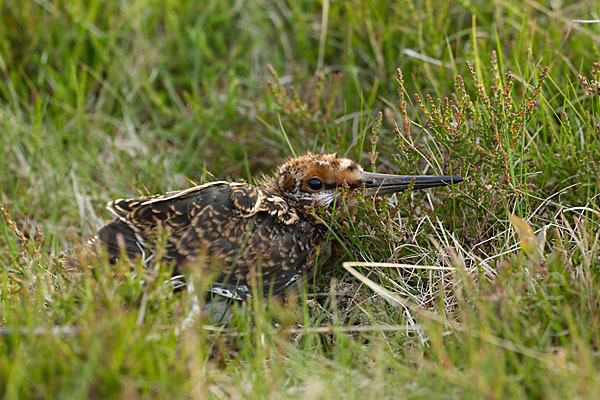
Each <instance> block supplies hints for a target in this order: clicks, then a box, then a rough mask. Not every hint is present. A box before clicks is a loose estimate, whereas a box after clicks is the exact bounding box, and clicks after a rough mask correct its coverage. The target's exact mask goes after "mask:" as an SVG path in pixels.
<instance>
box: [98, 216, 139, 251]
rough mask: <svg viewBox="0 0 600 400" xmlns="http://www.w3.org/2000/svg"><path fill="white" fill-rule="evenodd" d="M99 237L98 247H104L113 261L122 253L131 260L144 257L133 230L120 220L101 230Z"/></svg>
mask: <svg viewBox="0 0 600 400" xmlns="http://www.w3.org/2000/svg"><path fill="white" fill-rule="evenodd" d="M97 236H98V239H97V240H96V246H102V247H104V248H105V250H106V251H107V252H108V254H109V256H110V257H111V259H114V260H116V259H118V258H119V257H120V256H121V252H122V251H124V252H125V254H126V255H127V257H128V258H129V259H131V260H133V259H135V258H137V257H140V256H142V255H143V254H142V250H141V247H140V244H139V241H138V239H137V238H136V237H135V233H134V232H133V230H132V229H131V228H130V227H129V226H127V224H126V223H124V222H123V221H121V220H119V219H115V220H113V221H111V222H109V223H108V224H106V225H104V226H103V227H102V228H100V230H99V231H98V235H97Z"/></svg>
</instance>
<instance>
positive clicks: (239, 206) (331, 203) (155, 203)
mask: <svg viewBox="0 0 600 400" xmlns="http://www.w3.org/2000/svg"><path fill="white" fill-rule="evenodd" d="M461 181H463V178H461V177H458V176H448V175H415V176H413V175H391V174H382V173H375V172H367V171H365V170H363V168H362V167H361V166H360V165H359V164H357V163H356V162H354V161H353V160H351V159H348V158H343V157H340V156H338V155H337V154H313V153H307V154H304V155H301V156H298V157H292V158H289V159H287V160H285V161H284V162H283V163H282V164H281V165H280V166H279V167H278V168H277V169H276V170H275V172H274V174H273V175H272V176H268V177H263V178H262V179H260V180H259V181H258V183H257V184H256V185H252V184H249V183H244V182H229V181H215V182H209V183H205V184H202V185H198V186H194V187H190V188H188V189H183V190H178V191H173V192H168V193H166V194H160V195H152V196H146V197H138V198H128V199H117V200H113V201H111V202H109V203H108V204H107V208H108V210H109V211H110V212H111V213H112V214H113V216H114V219H112V220H111V221H110V222H108V223H107V224H105V225H104V226H102V227H101V228H100V229H99V230H98V231H97V233H96V235H95V236H94V238H93V239H92V241H91V242H90V243H91V245H92V246H93V248H94V251H95V252H96V253H98V252H101V251H102V252H105V253H106V254H108V256H109V258H110V261H111V262H113V263H114V262H116V261H118V260H119V259H121V258H123V257H125V258H126V259H129V260H136V259H138V258H139V259H141V261H142V263H143V264H144V266H147V267H149V266H152V265H155V263H156V262H158V261H162V262H166V263H169V264H172V265H173V277H174V279H175V280H177V279H181V278H183V277H184V274H183V272H184V270H185V268H208V267H205V266H206V265H209V264H210V265H213V266H214V265H217V268H216V269H217V271H216V273H215V275H216V278H215V279H214V280H213V281H212V282H211V283H210V286H209V287H208V289H207V290H208V292H209V293H210V294H213V295H218V296H222V297H224V298H228V299H234V300H242V301H244V300H247V299H249V298H251V297H252V296H253V295H254V294H258V295H259V296H264V297H266V296H277V295H279V294H281V293H282V292H284V291H285V290H286V288H288V287H290V285H292V284H293V283H294V282H296V281H297V280H298V279H299V278H300V277H301V276H303V275H305V274H306V273H307V271H309V270H310V269H311V268H313V267H315V266H317V265H318V264H319V265H320V264H322V263H323V262H324V261H326V260H327V259H328V258H329V257H330V254H331V251H330V249H329V248H328V247H329V246H328V245H327V243H329V241H327V240H326V239H327V236H328V227H327V226H326V225H325V224H324V223H323V220H322V219H319V218H318V217H316V216H315V214H314V213H311V212H310V209H311V208H314V207H315V206H318V207H322V208H323V209H326V210H331V209H332V208H333V207H335V205H336V204H339V201H341V199H340V196H341V193H342V192H343V190H342V188H343V187H346V188H348V189H349V190H350V192H351V196H352V193H354V191H359V190H364V191H365V192H366V194H368V195H374V196H379V195H385V194H391V193H397V192H402V191H404V190H407V189H425V188H432V187H438V186H448V185H452V184H456V183H459V182H461ZM161 235H162V236H161ZM164 236H166V240H165V241H163V242H162V246H164V247H163V248H162V251H158V246H159V242H160V241H161V237H164ZM207 257H208V258H209V259H211V260H213V261H214V262H210V263H208V262H207V261H206V258H207ZM213 272H214V271H213Z"/></svg>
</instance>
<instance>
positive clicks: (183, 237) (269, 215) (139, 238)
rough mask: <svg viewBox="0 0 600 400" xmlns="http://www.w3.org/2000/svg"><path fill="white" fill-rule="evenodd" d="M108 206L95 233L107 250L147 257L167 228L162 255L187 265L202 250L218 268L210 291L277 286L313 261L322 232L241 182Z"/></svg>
mask: <svg viewBox="0 0 600 400" xmlns="http://www.w3.org/2000/svg"><path fill="white" fill-rule="evenodd" d="M108 208H109V210H111V211H112V212H113V213H114V214H115V216H116V217H117V218H116V219H115V220H114V221H113V222H111V223H109V224H107V225H106V226H104V227H103V228H102V229H100V230H99V232H98V237H99V238H100V240H101V241H102V243H104V245H105V247H106V248H107V249H108V251H109V253H110V254H111V255H112V256H114V257H118V256H119V255H120V254H121V251H122V249H123V248H124V250H125V253H126V254H127V256H128V257H129V258H134V257H137V256H142V257H144V258H145V261H150V260H152V258H153V257H154V249H155V248H156V243H157V240H158V239H159V238H160V235H161V232H166V244H165V249H164V250H165V254H164V259H165V260H167V261H173V262H175V264H176V266H177V267H181V266H183V265H191V266H193V265H194V263H198V260H197V257H198V256H199V255H200V254H202V252H203V250H204V251H205V253H206V254H207V255H208V256H210V257H211V258H214V259H216V260H218V262H217V264H218V265H220V267H221V269H220V270H219V277H218V278H217V280H216V281H214V282H213V284H212V288H211V291H213V292H215V293H218V294H221V295H224V296H227V297H233V298H240V299H243V298H246V297H247V296H248V295H251V292H252V289H251V288H252V286H257V289H259V290H258V293H259V294H266V293H269V292H271V293H273V294H278V293H280V292H281V291H283V290H284V289H285V288H286V287H287V286H289V285H290V284H291V283H292V282H294V281H295V280H296V279H297V278H298V277H300V276H301V275H302V274H303V273H304V272H305V271H306V269H307V268H309V267H311V266H312V264H313V263H314V261H315V260H314V258H315V257H316V254H317V251H316V248H317V247H318V246H319V245H320V244H321V242H322V240H323V239H324V236H325V232H324V228H323V227H321V226H320V225H315V224H313V223H311V222H310V221H308V220H306V219H305V218H300V216H299V215H298V213H297V212H296V211H295V210H294V209H293V208H291V207H290V206H289V205H288V204H287V203H286V201H285V200H284V199H283V198H282V197H280V196H278V195H276V194H273V193H269V192H266V191H264V190H263V189H260V188H257V187H255V186H252V185H248V184H243V183H228V182H212V183H209V184H206V185H202V186H196V187H194V188H190V189H186V190H182V191H179V192H172V193H168V194H167V195H164V196H153V197H147V198H139V199H127V200H124V199H120V200H115V201H113V202H111V203H109V205H108ZM205 264H206V263H205ZM254 284H256V285H254Z"/></svg>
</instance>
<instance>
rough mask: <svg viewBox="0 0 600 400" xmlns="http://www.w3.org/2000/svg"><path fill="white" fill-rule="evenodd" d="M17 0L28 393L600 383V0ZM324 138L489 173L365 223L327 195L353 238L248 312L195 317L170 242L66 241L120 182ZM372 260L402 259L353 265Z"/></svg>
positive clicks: (13, 275) (9, 120)
mask: <svg viewBox="0 0 600 400" xmlns="http://www.w3.org/2000/svg"><path fill="white" fill-rule="evenodd" d="M0 14H1V15H2V18H0V75H1V77H2V78H1V79H0V132H2V133H1V135H0V137H1V139H0V141H1V142H0V143H1V146H2V152H1V153H0V171H2V173H1V174H0V203H1V204H2V207H1V210H2V213H3V218H0V265H1V266H0V333H1V335H2V336H1V337H0V393H1V394H2V397H3V398H6V399H16V398H52V397H58V398H106V397H110V398H112V397H122V398H136V397H140V398H179V397H198V398H205V397H206V398H223V397H233V398H238V397H244V398H289V397H294V398H307V399H308V398H311V399H312V398H314V399H316V398H332V397H335V398H338V397H342V396H343V397H344V398H348V399H350V398H397V397H403V398H404V397H405V398H430V397H436V398H462V397H467V398H471V397H476V398H480V397H486V398H523V397H533V398H574V397H579V398H598V396H599V395H600V373H599V371H600V359H599V354H600V353H599V352H600V285H599V283H600V282H599V278H600V245H599V243H600V242H599V238H600V229H599V227H600V64H599V63H598V62H599V60H600V28H599V27H600V24H599V23H598V20H600V3H598V2H597V1H591V0H588V1H578V2H542V1H540V0H530V1H527V2H525V3H523V2H520V1H516V0H503V1H499V2H486V1H480V0H473V1H449V2H433V1H429V0H411V1H408V2H393V1H386V0H382V1H377V2H370V1H359V0H355V1H336V2H332V1H329V0H322V1H315V2H313V1H285V0H276V1H266V0H247V1H244V0H236V1H216V0H207V1H185V0H166V1H162V2H157V1H150V0H132V1H127V2H123V1H121V2H112V1H103V0H85V1H45V0H44V1H42V0H36V1H31V0H21V1H15V0H4V1H0ZM307 150H310V151H314V152H334V151H336V152H338V153H340V154H342V155H345V156H347V157H349V158H352V159H354V160H356V161H360V162H361V164H362V165H363V167H364V168H365V169H371V168H373V169H374V168H377V170H378V171H381V172H396V173H403V172H406V173H424V174H440V173H444V174H453V175H460V176H464V177H466V178H467V179H466V181H465V182H463V183H462V184H461V185H458V186H455V187H453V188H440V189H433V190H428V191H426V192H406V193H403V194H401V195H398V196H392V197H387V198H382V199H377V200H373V199H370V198H363V197H362V196H360V195H359V196H358V197H359V205H358V213H357V215H356V218H355V219H352V220H351V219H348V218H347V217H345V216H344V215H343V211H344V210H343V207H344V204H340V207H339V208H338V209H337V210H336V212H340V213H341V215H334V218H330V216H329V215H326V214H323V213H322V212H321V211H320V210H315V213H316V215H319V216H320V217H321V218H324V221H325V222H326V223H327V224H329V226H330V227H331V230H332V234H331V240H332V241H333V242H334V243H335V244H336V246H335V250H334V251H335V254H336V257H335V259H334V261H333V262H331V263H330V264H329V265H328V266H326V268H325V269H324V271H321V272H320V273H319V274H318V275H317V276H316V277H315V278H316V281H315V283H314V285H307V287H305V288H304V289H301V290H300V291H299V294H298V295H294V294H293V293H292V294H290V295H289V296H287V297H286V298H284V299H276V300H274V301H271V302H266V301H262V300H259V299H256V300H254V301H252V302H251V304H246V305H244V306H241V307H240V308H239V309H238V310H237V312H236V316H235V318H234V319H233V321H232V322H231V323H230V324H228V325H226V326H217V325H213V324H212V323H211V322H210V321H202V320H196V321H192V322H190V319H189V317H190V315H193V313H192V311H193V305H194V302H193V297H192V296H189V295H188V294H186V293H173V292H172V290H171V288H170V287H169V286H168V285H165V284H163V282H164V280H165V279H167V278H168V277H169V274H170V271H169V267H168V266H163V267H162V268H161V269H160V270H156V271H154V270H153V271H150V270H144V269H143V268H141V266H140V265H136V266H134V267H133V268H132V267H131V266H130V265H126V264H122V265H117V266H109V265H106V263H102V262H98V263H97V265H95V266H94V268H93V270H89V269H85V270H70V269H68V268H66V267H65V266H63V265H62V264H61V263H60V262H58V260H57V255H59V254H60V253H61V252H63V251H66V250H68V249H72V248H75V247H76V246H77V245H79V244H81V243H82V242H83V241H84V240H85V238H86V236H88V235H90V234H92V233H93V232H95V230H96V229H97V228H98V227H99V226H101V224H102V223H103V221H105V220H106V219H108V218H109V215H108V213H107V212H106V211H105V210H104V204H105V203H106V202H107V201H109V200H111V199H114V198H119V197H126V196H135V195H138V194H146V193H161V192H165V191H168V190H174V189H179V188H185V187H187V186H189V185H192V184H194V183H200V182H203V181H206V180H212V179H216V178H218V179H231V180H239V179H245V180H247V181H252V179H253V177H254V178H257V177H259V176H260V175H261V174H262V173H265V174H268V173H269V172H271V171H272V170H273V168H274V167H275V166H276V165H277V164H278V163H279V162H281V160H282V159H284V158H285V157H287V156H288V155H290V154H292V153H294V152H295V153H302V152H304V151H307ZM365 261H375V262H387V263H394V264H395V265H394V266H392V267H390V266H387V267H386V266H383V265H375V266H372V265H371V266H356V265H354V266H353V265H352V264H343V263H344V262H365ZM191 273H192V274H193V275H194V276H195V274H196V273H197V271H196V272H194V271H192V272H191ZM196 280H197V281H198V282H199V284H200V285H202V284H203V282H202V281H201V279H199V278H198V277H196Z"/></svg>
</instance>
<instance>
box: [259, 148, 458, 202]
mask: <svg viewBox="0 0 600 400" xmlns="http://www.w3.org/2000/svg"><path fill="white" fill-rule="evenodd" d="M462 180H463V178H461V177H458V176H440V175H388V174H378V173H373V172H365V171H363V169H362V168H361V166H360V165H358V164H357V163H355V162H354V161H352V160H349V159H347V158H342V157H338V156H337V155H336V154H311V153H308V154H305V155H303V156H300V157H296V158H292V159H290V160H288V161H287V162H286V163H284V164H283V165H281V166H280V167H279V169H278V170H277V172H276V173H275V175H274V177H273V179H272V180H271V181H270V183H269V186H270V187H271V188H273V189H275V190H276V191H277V192H279V193H280V194H281V195H282V196H284V197H286V198H287V199H289V200H291V201H294V202H296V203H298V204H300V205H303V206H308V205H311V204H314V203H316V204H319V205H321V206H323V207H331V206H332V205H333V204H334V201H335V199H336V196H337V194H338V193H339V189H340V188H341V187H343V186H344V185H347V186H348V187H349V188H350V189H358V188H361V187H363V186H364V187H365V190H366V191H367V193H369V194H372V195H382V194H390V193H396V192H401V191H403V190H406V189H408V188H409V187H411V185H413V182H414V186H413V187H414V188H415V189H425V188H430V187H436V186H446V185H450V184H453V183H458V182H461V181H462Z"/></svg>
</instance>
